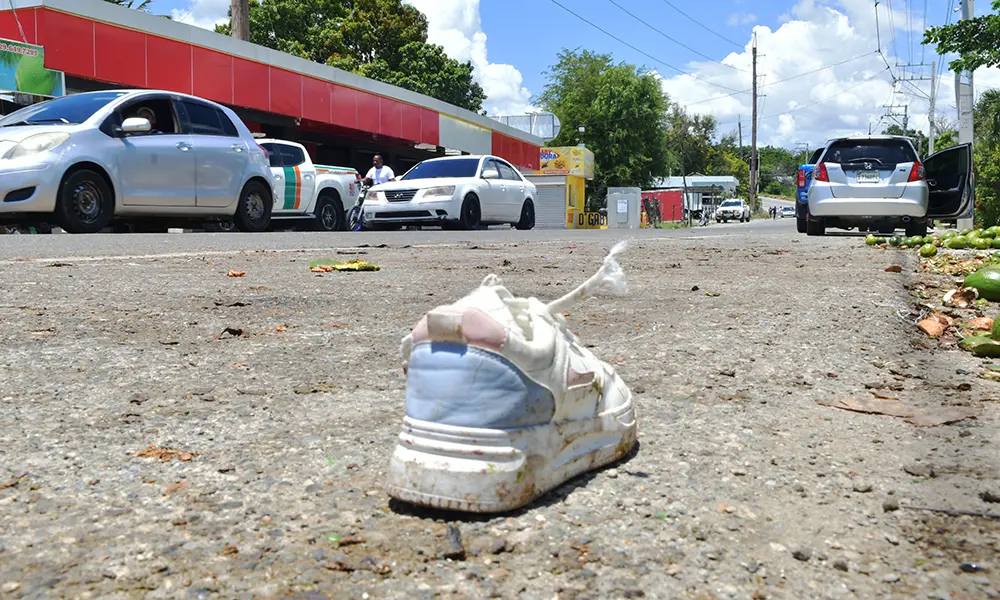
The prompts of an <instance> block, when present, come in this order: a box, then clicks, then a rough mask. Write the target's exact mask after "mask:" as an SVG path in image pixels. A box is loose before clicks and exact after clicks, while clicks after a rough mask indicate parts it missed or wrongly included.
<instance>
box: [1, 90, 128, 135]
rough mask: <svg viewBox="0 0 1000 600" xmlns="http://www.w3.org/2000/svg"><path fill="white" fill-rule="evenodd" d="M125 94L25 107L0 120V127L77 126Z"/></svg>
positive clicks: (84, 96) (77, 96)
mask: <svg viewBox="0 0 1000 600" xmlns="http://www.w3.org/2000/svg"><path fill="white" fill-rule="evenodd" d="M126 93H127V92H115V91H109V92H93V93H87V94H72V95H70V96H63V97H62V98H56V99H55V100H48V101H46V102H40V103H38V104H32V105H31V106H26V107H24V108H22V109H20V110H17V111H14V112H12V113H10V114H9V115H7V116H6V117H4V118H2V119H0V127H14V126H17V125H77V124H80V123H83V122H84V121H86V120H87V119H89V118H90V117H91V116H93V114H94V113H96V112H97V111H99V110H101V109H102V108H104V107H105V106H107V104H108V103H109V102H111V101H112V100H114V99H115V98H119V97H121V96H123V95H124V94H126Z"/></svg>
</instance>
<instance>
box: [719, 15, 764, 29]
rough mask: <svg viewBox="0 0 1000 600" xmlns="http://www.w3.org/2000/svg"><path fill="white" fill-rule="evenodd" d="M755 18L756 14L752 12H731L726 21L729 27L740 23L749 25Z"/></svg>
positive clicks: (737, 25)
mask: <svg viewBox="0 0 1000 600" xmlns="http://www.w3.org/2000/svg"><path fill="white" fill-rule="evenodd" d="M756 20H757V15H755V14H753V13H733V14H731V15H729V19H728V20H727V21H726V22H727V23H728V24H729V26H730V27H739V26H741V25H749V24H750V23H753V22H755V21H756Z"/></svg>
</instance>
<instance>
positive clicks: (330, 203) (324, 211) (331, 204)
mask: <svg viewBox="0 0 1000 600" xmlns="http://www.w3.org/2000/svg"><path fill="white" fill-rule="evenodd" d="M314 212H315V215H316V231H344V230H345V229H346V228H347V219H346V217H345V215H344V205H343V204H341V202H340V196H339V195H337V193H336V192H334V193H333V194H325V193H324V194H323V195H322V196H320V197H319V200H317V201H316V210H315V211H314Z"/></svg>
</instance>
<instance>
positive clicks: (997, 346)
mask: <svg viewBox="0 0 1000 600" xmlns="http://www.w3.org/2000/svg"><path fill="white" fill-rule="evenodd" d="M972 353H973V354H975V355H976V356H985V357H989V358H996V357H998V356H1000V342H997V341H995V340H990V341H988V342H985V343H982V344H977V345H976V346H975V347H974V348H973V349H972Z"/></svg>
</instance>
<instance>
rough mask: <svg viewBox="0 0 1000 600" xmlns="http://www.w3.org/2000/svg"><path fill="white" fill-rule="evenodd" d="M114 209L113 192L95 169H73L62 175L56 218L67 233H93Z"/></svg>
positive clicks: (109, 218)
mask: <svg viewBox="0 0 1000 600" xmlns="http://www.w3.org/2000/svg"><path fill="white" fill-rule="evenodd" d="M114 211H115V196H114V193H113V192H112V191H111V186H110V185H108V182H107V181H105V180H104V177H102V176H101V174H100V173H98V172H97V171H93V170H91V169H77V170H76V171H73V172H72V173H69V174H68V175H66V177H64V178H63V181H62V184H61V185H60V186H59V196H58V201H57V202H56V217H57V220H58V222H59V225H60V226H61V227H62V228H63V230H64V231H66V232H67V233H97V232H99V231H101V230H102V229H104V228H105V227H107V226H108V223H110V222H111V218H112V217H113V216H114Z"/></svg>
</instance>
